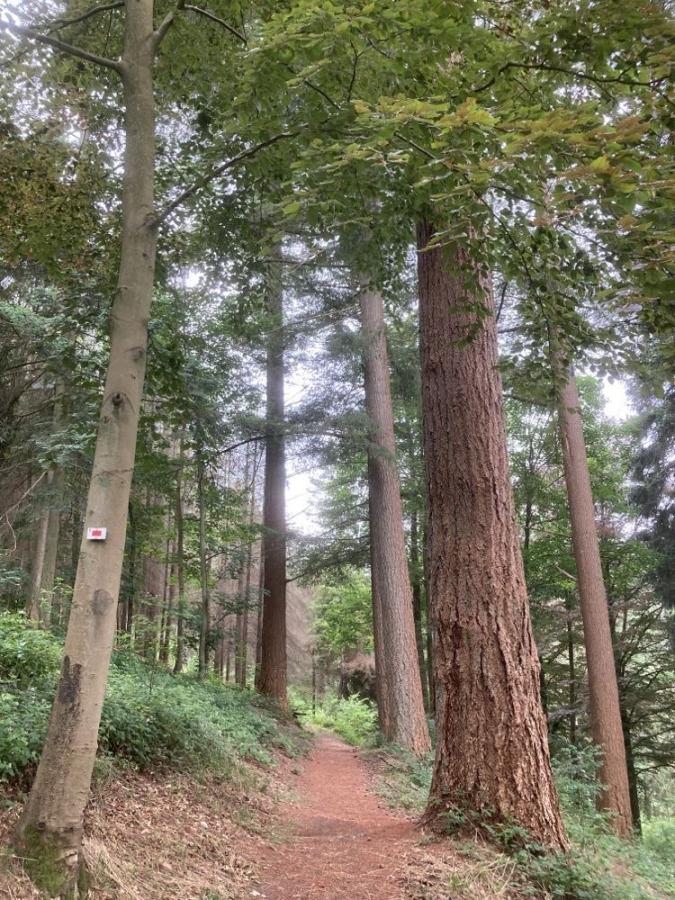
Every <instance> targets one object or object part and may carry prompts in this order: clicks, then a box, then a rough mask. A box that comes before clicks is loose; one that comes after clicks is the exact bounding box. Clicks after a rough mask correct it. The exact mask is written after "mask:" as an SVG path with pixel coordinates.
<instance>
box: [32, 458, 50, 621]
mask: <svg viewBox="0 0 675 900" xmlns="http://www.w3.org/2000/svg"><path fill="white" fill-rule="evenodd" d="M50 475H51V472H50V473H49V475H48V476H47V477H48V478H49V476H50ZM48 533H49V507H45V508H44V509H43V510H42V512H41V513H40V519H39V521H38V528H37V538H36V540H35V551H34V553H33V565H32V569H31V584H30V597H29V600H28V608H27V610H26V613H27V615H28V618H29V619H30V620H31V621H32V622H41V621H43V620H44V614H43V610H42V599H43V598H42V573H43V571H44V566H45V556H46V553H47V535H48Z"/></svg>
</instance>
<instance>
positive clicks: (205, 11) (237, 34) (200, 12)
mask: <svg viewBox="0 0 675 900" xmlns="http://www.w3.org/2000/svg"><path fill="white" fill-rule="evenodd" d="M185 9H189V10H190V12H195V13H198V15H200V16H204V18H205V19H211V21H212V22H217V23H218V25H222V26H223V28H225V29H226V31H229V32H230V34H231V35H233V36H234V37H236V38H237V39H238V40H240V41H241V42H242V43H243V44H246V43H248V41H247V40H246V35H245V34H242V33H241V31H237V29H236V28H235V27H234V26H233V25H230V24H229V22H226V21H225V19H221V18H220V17H219V16H216V15H214V14H213V13H212V12H209V10H208V9H202V8H201V7H200V6H192V5H190V4H187V5H186V6H185Z"/></svg>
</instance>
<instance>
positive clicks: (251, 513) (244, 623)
mask: <svg viewBox="0 0 675 900" xmlns="http://www.w3.org/2000/svg"><path fill="white" fill-rule="evenodd" d="M254 452H255V451H254ZM256 474H257V464H255V462H254V466H253V479H252V481H251V502H250V506H249V510H248V523H249V525H253V522H254V520H255V482H256ZM252 567H253V541H250V542H249V545H248V547H247V548H246V581H245V583H244V597H243V610H242V616H241V671H240V680H239V681H238V684H239V687H242V688H245V687H246V680H247V677H246V676H247V671H246V670H247V668H248V613H249V607H250V605H251V604H250V593H251V569H252Z"/></svg>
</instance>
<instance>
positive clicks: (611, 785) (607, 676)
mask: <svg viewBox="0 0 675 900" xmlns="http://www.w3.org/2000/svg"><path fill="white" fill-rule="evenodd" d="M553 365H554V370H555V372H556V378H557V379H558V380H559V381H560V382H561V384H560V388H559V404H558V413H559V420H560V439H561V444H562V452H563V462H564V467H565V483H566V486H567V498H568V503H569V509H570V522H571V526H572V543H573V544H574V557H575V559H576V564H577V585H578V589H579V604H580V606H581V617H582V620H583V625H584V643H585V645H586V661H587V668H588V689H589V695H590V715H591V733H592V735H593V740H594V741H595V742H596V744H597V745H598V747H599V748H600V749H601V751H602V765H601V768H600V781H601V784H602V790H601V792H600V796H599V805H600V807H601V808H602V809H606V810H608V811H610V812H611V813H613V819H612V825H613V827H614V828H615V830H616V832H617V834H619V835H626V834H629V833H630V831H631V827H632V817H631V804H630V790H629V784H628V771H627V767H626V751H625V746H624V736H623V729H622V727H621V709H620V705H619V689H618V685H617V679H616V668H615V665H614V651H613V647H612V636H611V633H610V625H609V611H608V607H607V597H606V595H605V584H604V581H603V577H602V565H601V561H600V550H599V548H598V534H597V530H596V527H595V509H594V506H593V494H592V492H591V479H590V475H589V471H588V459H587V457H586V444H585V442H584V433H583V425H582V421H581V415H580V412H579V395H578V393H577V385H576V379H575V378H574V375H573V374H572V373H571V372H569V373H568V372H567V370H566V368H565V366H564V364H563V362H562V358H561V356H560V353H559V351H557V350H554V354H553Z"/></svg>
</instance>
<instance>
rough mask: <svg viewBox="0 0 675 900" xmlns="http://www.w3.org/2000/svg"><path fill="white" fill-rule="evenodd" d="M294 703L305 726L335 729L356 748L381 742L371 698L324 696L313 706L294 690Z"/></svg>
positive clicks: (291, 694) (294, 707) (291, 696)
mask: <svg viewBox="0 0 675 900" xmlns="http://www.w3.org/2000/svg"><path fill="white" fill-rule="evenodd" d="M290 702H291V706H292V708H293V710H294V711H295V713H296V715H297V716H298V718H299V720H300V721H301V722H302V723H303V724H304V725H308V726H310V727H314V728H318V729H326V730H328V731H334V732H335V733H336V734H338V735H339V736H340V737H341V738H343V739H344V740H345V741H347V743H348V744H351V745H352V746H354V747H373V746H375V744H376V742H377V736H378V732H377V709H376V708H375V707H374V706H373V705H372V704H371V703H369V702H368V701H367V700H362V699H361V698H360V697H349V698H348V699H346V700H343V699H340V698H338V697H324V698H322V699H321V701H320V702H317V703H316V704H315V706H314V708H312V703H311V701H310V700H308V699H307V698H306V697H304V696H303V695H302V694H301V693H300V692H298V691H291V693H290Z"/></svg>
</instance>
